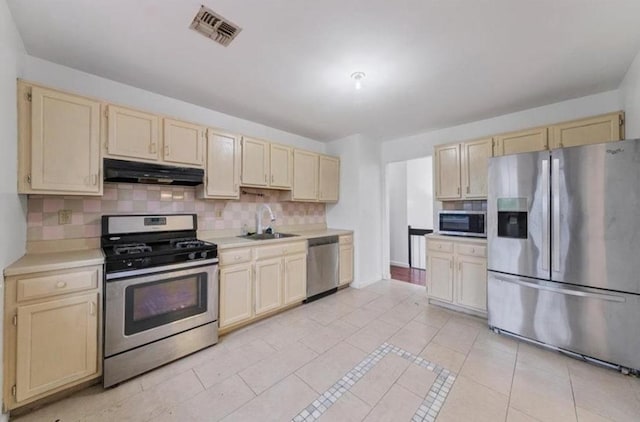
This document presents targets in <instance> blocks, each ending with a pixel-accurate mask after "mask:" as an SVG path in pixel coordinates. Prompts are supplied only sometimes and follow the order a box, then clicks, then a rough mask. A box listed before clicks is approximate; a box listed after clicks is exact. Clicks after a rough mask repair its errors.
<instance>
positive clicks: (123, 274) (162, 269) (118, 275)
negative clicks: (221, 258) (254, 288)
mask: <svg viewBox="0 0 640 422" xmlns="http://www.w3.org/2000/svg"><path fill="white" fill-rule="evenodd" d="M217 263H218V258H212V259H203V260H200V261H188V262H185V263H182V264H170V265H163V266H160V267H151V268H141V269H138V270H131V271H119V272H115V273H111V274H107V275H106V279H107V280H119V279H121V278H129V277H137V276H141V275H147V274H157V273H164V272H169V271H176V270H187V269H190V268H197V267H205V266H208V265H215V264H217Z"/></svg>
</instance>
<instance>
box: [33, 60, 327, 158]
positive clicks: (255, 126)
mask: <svg viewBox="0 0 640 422" xmlns="http://www.w3.org/2000/svg"><path fill="white" fill-rule="evenodd" d="M22 78H23V79H26V80H28V81H31V82H37V83H40V84H43V85H45V86H49V87H52V88H58V89H61V90H65V91H69V92H72V93H76V94H79V95H86V96H89V97H95V98H99V99H102V100H106V101H109V102H113V103H115V104H119V105H123V106H129V107H133V108H138V109H141V110H144V111H150V112H154V113H159V114H165V115H168V116H171V117H176V118H180V119H184V120H187V121H191V122H194V123H200V124H203V125H207V126H211V127H217V128H220V129H224V130H227V131H230V132H234V133H240V134H243V135H249V136H254V137H258V138H264V139H267V140H271V141H275V142H279V143H284V144H289V145H293V146H296V147H299V148H304V149H308V150H311V151H316V152H324V150H325V144H324V143H322V142H318V141H315V140H313V139H309V138H305V137H303V136H299V135H295V134H292V133H289V132H284V131H281V130H278V129H274V128H271V127H268V126H265V125H261V124H259V123H254V122H251V121H249V120H244V119H240V118H238V117H233V116H230V115H228V114H224V113H219V112H217V111H214V110H210V109H207V108H204V107H200V106H197V105H194V104H190V103H187V102H184V101H181V100H176V99H175V98H170V97H165V96H164V95H160V94H156V93H153V92H150V91H145V90H143V89H140V88H136V87H133V86H130V85H125V84H122V83H119V82H115V81H112V80H110V79H105V78H102V77H100V76H96V75H92V74H90V73H85V72H81V71H79V70H76V69H72V68H70V67H66V66H62V65H59V64H56V63H53V62H49V61H47V60H43V59H39V58H37V57H33V56H29V55H25V56H24V57H23V72H22ZM212 83H215V81H212Z"/></svg>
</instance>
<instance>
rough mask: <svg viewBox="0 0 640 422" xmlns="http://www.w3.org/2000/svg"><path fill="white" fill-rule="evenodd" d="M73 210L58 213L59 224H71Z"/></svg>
mask: <svg viewBox="0 0 640 422" xmlns="http://www.w3.org/2000/svg"><path fill="white" fill-rule="evenodd" d="M71 215H72V211H71V210H59V211H58V224H71Z"/></svg>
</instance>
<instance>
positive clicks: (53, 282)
mask: <svg viewBox="0 0 640 422" xmlns="http://www.w3.org/2000/svg"><path fill="white" fill-rule="evenodd" d="M101 287H102V268H101V267H82V268H78V269H74V270H66V271H54V272H47V273H34V274H28V275H25V276H14V277H8V278H7V284H6V295H5V319H4V321H5V333H4V342H5V343H4V368H5V370H6V372H5V381H4V404H5V407H6V408H7V409H13V408H16V407H20V406H22V405H24V404H27V403H30V402H32V401H34V400H38V399H42V398H45V397H47V396H49V395H51V394H54V393H57V392H59V391H62V390H64V389H67V388H69V387H72V386H74V385H77V384H80V383H83V382H86V381H89V380H92V379H96V378H98V377H99V376H100V374H101V361H102V358H101V353H100V350H101V340H100V339H101V338H102V336H101V334H100V331H101V323H100V321H101V317H100V313H101V311H100V309H101V306H100V304H101V303H102V300H101V294H102V293H101V291H102V289H101Z"/></svg>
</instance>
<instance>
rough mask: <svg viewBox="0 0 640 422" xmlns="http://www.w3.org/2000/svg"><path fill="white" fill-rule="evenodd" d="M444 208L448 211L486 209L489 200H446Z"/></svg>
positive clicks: (443, 204)
mask: <svg viewBox="0 0 640 422" xmlns="http://www.w3.org/2000/svg"><path fill="white" fill-rule="evenodd" d="M442 209H443V210H447V211H463V210H464V211H486V210H487V201H445V202H443V203H442Z"/></svg>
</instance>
